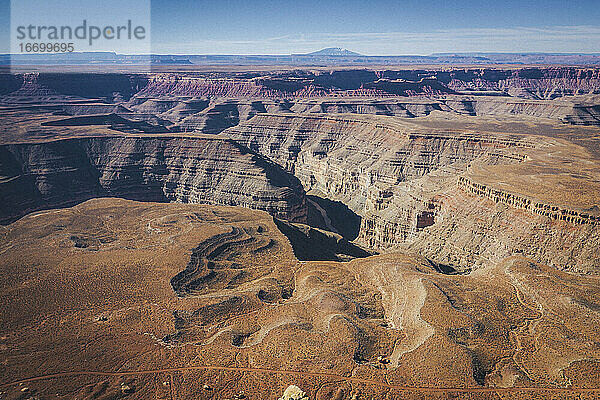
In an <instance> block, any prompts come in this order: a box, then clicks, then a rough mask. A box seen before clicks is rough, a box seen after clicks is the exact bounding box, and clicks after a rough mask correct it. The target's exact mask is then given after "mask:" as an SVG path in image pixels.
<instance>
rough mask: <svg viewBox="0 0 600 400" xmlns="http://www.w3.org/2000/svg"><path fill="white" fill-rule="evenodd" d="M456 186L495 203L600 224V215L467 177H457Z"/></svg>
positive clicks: (584, 222)
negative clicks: (487, 184) (541, 200)
mask: <svg viewBox="0 0 600 400" xmlns="http://www.w3.org/2000/svg"><path fill="white" fill-rule="evenodd" d="M458 187H459V188H461V189H462V190H464V191H465V192H467V193H472V194H475V195H477V196H482V197H485V198H488V199H490V200H492V201H494V202H495V203H503V204H508V205H510V206H512V207H515V208H517V209H520V210H527V211H530V212H532V213H534V214H537V215H542V216H545V217H548V218H551V219H554V220H560V221H567V222H570V223H573V224H580V225H582V224H592V225H600V215H593V214H590V213H586V212H581V211H576V210H570V209H568V208H563V207H559V206H556V205H552V204H545V203H542V202H539V201H535V200H532V199H530V198H528V197H525V196H519V195H515V194H512V193H509V192H505V191H503V190H499V189H494V188H491V187H489V186H486V185H484V184H481V183H477V182H473V181H472V180H471V179H469V178H468V177H464V176H460V177H458Z"/></svg>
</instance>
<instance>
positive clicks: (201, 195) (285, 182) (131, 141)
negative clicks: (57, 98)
mask: <svg viewBox="0 0 600 400" xmlns="http://www.w3.org/2000/svg"><path fill="white" fill-rule="evenodd" d="M0 155H1V161H0V165H1V166H0V168H1V172H0V175H1V176H2V181H1V183H0V185H1V186H2V190H1V192H2V201H1V202H0V203H1V204H2V206H1V207H2V210H1V216H2V221H4V222H6V221H10V220H14V219H15V218H18V217H20V216H22V215H23V214H25V213H27V212H30V211H33V210H37V209H42V208H50V207H64V206H67V205H72V204H75V203H78V202H81V201H83V200H86V199H89V198H93V197H106V196H109V197H123V198H128V199H136V200H144V201H160V202H164V201H176V202H183V203H210V204H223V205H237V206H243V207H248V208H255V209H261V210H265V211H268V212H269V213H271V214H272V215H274V216H277V217H280V218H285V219H288V220H292V221H300V222H303V221H305V219H306V205H305V197H304V190H303V188H302V185H301V184H300V182H299V181H298V180H297V179H296V178H295V177H294V176H292V175H290V174H288V173H286V172H285V171H283V170H282V169H281V168H280V167H279V166H277V165H276V164H274V163H272V162H270V161H269V160H267V159H265V158H264V157H262V156H260V155H258V154H256V153H254V152H252V151H251V150H249V149H247V148H245V147H244V146H241V145H239V144H237V143H236V142H234V141H232V140H224V139H217V138H197V137H168V136H162V137H157V136H154V137H152V136H150V137H148V136H146V137H131V136H130V137H118V136H112V137H110V136H108V137H97V138H73V139H66V140H56V141H50V142H43V143H22V144H7V145H3V146H1V147H0Z"/></svg>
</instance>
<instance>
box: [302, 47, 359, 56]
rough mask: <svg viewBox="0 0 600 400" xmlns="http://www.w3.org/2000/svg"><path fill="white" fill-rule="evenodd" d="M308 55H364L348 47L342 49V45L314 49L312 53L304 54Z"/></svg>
mask: <svg viewBox="0 0 600 400" xmlns="http://www.w3.org/2000/svg"><path fill="white" fill-rule="evenodd" d="M303 55H306V56H336V57H337V56H360V57H363V55H362V54H359V53H355V52H354V51H350V50H348V49H342V48H341V47H328V48H326V49H322V50H319V51H314V52H312V53H308V54H303Z"/></svg>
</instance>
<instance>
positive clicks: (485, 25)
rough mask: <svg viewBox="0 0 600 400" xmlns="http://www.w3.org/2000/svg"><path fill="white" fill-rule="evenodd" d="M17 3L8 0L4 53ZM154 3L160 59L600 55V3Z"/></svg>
mask: <svg viewBox="0 0 600 400" xmlns="http://www.w3.org/2000/svg"><path fill="white" fill-rule="evenodd" d="M44 3H45V2H44V0H40V7H42V4H44ZM72 3H73V4H74V7H76V5H77V2H76V1H75V0H72ZM8 5H9V0H0V39H1V41H2V44H3V47H4V51H6V48H7V45H6V43H7V42H8V35H9V30H8V24H9V20H10V18H9V15H10V13H9V11H8V10H9V8H8V7H9V6H8ZM151 7H152V25H151V32H152V49H153V52H155V53H175V54H192V53H196V54H290V53H302V52H309V51H314V50H318V49H320V48H324V47H344V48H348V49H350V50H353V51H357V52H360V53H363V54H368V55H400V54H431V53H435V52H469V51H484V52H528V51H539V52H600V4H599V0H581V1H577V0H571V1H564V0H560V1H559V0H544V1H541V0H521V1H515V0H509V1H499V0H498V1H486V0H477V1H475V0H473V1H471V0H463V1H443V0H429V1H425V0H420V1H417V0H397V1H388V0H380V1H378V0H372V1H369V2H367V1H355V0H345V1H332V0H321V1H302V0H300V1H275V0H269V1H264V0H253V1H240V0H229V1H226V0H225V1H202V0H201V1H192V0H170V1H166V0H153V1H152V3H151ZM32 12H35V11H32Z"/></svg>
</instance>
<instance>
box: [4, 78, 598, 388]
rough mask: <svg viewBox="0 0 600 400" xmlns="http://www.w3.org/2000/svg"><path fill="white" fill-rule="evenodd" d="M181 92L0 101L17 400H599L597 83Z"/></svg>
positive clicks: (29, 94)
mask: <svg viewBox="0 0 600 400" xmlns="http://www.w3.org/2000/svg"><path fill="white" fill-rule="evenodd" d="M174 68H175V69H176V68H177V67H164V68H162V69H159V70H157V71H156V72H152V73H150V74H134V73H106V74H88V75H78V74H51V73H28V74H21V75H0V113H1V117H0V119H1V120H2V124H1V125H0V223H2V225H3V226H2V227H1V228H0V254H1V257H2V271H3V272H2V274H3V277H4V279H3V280H2V281H3V286H2V291H0V293H1V294H0V301H1V302H2V304H9V303H10V304H12V306H11V307H10V312H8V313H7V314H6V315H4V316H3V317H2V323H3V326H6V328H5V329H4V328H3V329H4V330H3V331H2V332H0V334H2V337H1V338H0V345H1V346H2V347H0V352H2V356H3V357H4V358H2V360H4V361H3V363H2V364H0V371H1V373H0V375H3V376H6V377H7V378H6V379H5V380H6V384H7V386H2V387H3V389H2V390H5V388H6V390H10V388H14V387H15V386H14V385H19V383H20V384H21V387H22V386H23V385H25V384H26V385H29V386H28V387H27V389H28V390H33V391H35V393H38V394H39V395H40V396H42V397H43V396H46V395H47V394H48V393H50V392H52V391H53V390H55V389H56V390H58V387H57V386H56V385H53V384H52V380H47V379H46V378H44V377H52V376H53V374H59V373H60V374H66V375H64V376H58V375H57V376H56V378H48V379H58V380H59V381H61V382H63V383H61V385H64V386H63V387H62V389H61V390H58V391H59V392H61V393H62V394H60V395H59V397H60V396H62V397H63V398H69V397H81V398H97V397H98V396H104V395H106V396H109V397H110V396H116V397H115V398H119V397H121V396H125V397H133V398H148V397H149V396H150V397H151V396H157V397H158V398H167V397H168V395H169V393H170V395H171V396H172V395H173V392H172V391H173V390H174V386H176V387H177V393H178V394H180V395H181V397H183V398H193V397H194V396H196V397H198V396H200V397H207V398H208V397H214V396H216V397H215V398H217V397H227V398H230V397H231V396H238V397H236V398H238V399H242V398H244V397H239V396H240V393H242V392H244V396H248V397H249V398H271V397H272V398H276V397H279V396H280V395H281V393H283V391H284V389H285V388H286V387H288V386H289V385H295V384H297V385H298V386H299V387H300V388H301V390H302V391H305V392H306V393H307V394H308V396H309V397H310V398H313V397H314V398H333V397H335V396H338V395H339V396H342V397H352V396H355V398H358V397H360V396H364V397H367V398H368V397H376V398H379V397H385V396H386V395H387V396H391V397H394V396H404V397H403V398H423V396H425V395H426V394H427V395H430V396H432V397H431V398H446V397H444V396H455V397H456V398H486V399H487V398H489V399H500V398H503V399H504V398H510V399H521V398H538V397H535V396H543V395H544V393H552V394H553V395H556V396H558V397H556V398H565V399H566V398H578V397H577V396H582V397H581V398H590V399H591V398H593V396H594V395H596V394H595V393H596V392H594V390H596V388H598V387H599V385H600V381H597V379H596V378H597V376H598V371H600V368H599V365H600V354H599V353H598V343H600V338H599V336H598V335H599V331H598V330H597V328H596V325H597V324H589V323H586V322H585V321H595V320H596V319H597V317H598V315H597V314H598V304H600V303H599V302H600V300H598V298H597V297H598V294H599V293H598V290H597V287H598V286H597V284H598V282H597V281H598V276H600V269H599V267H600V253H599V252H598V246H599V245H600V204H599V200H598V199H599V198H600V196H599V194H600V162H599V160H600V69H598V68H592V67H559V66H556V67H495V66H494V67H467V68H459V67H431V68H427V67H423V68H421V67H419V68H395V69H394V68H390V69H377V68H371V67H365V68H323V67H314V68H312V67H311V68H290V69H286V68H277V69H264V70H263V69H258V68H257V69H252V68H248V67H231V68H230V69H222V68H213V69H211V68H210V67H206V68H204V69H202V68H198V69H197V70H195V71H193V72H190V71H187V70H173V69H174ZM65 274H66V275H65ZM38 275H39V277H42V278H40V279H37V278H36V276H38ZM39 299H47V301H45V302H40V300H39ZM28 304H36V307H29V306H28ZM57 310H58V311H57ZM63 324H64V326H63ZM34 326H35V329H32V327H34ZM53 329H54V330H56V332H57V334H56V335H55V336H54V337H52V338H51V339H50V338H49V335H50V334H49V332H51V331H52V330H53ZM71 330H72V331H73V332H75V331H77V332H79V333H78V334H81V335H83V336H81V337H79V339H78V338H77V337H75V336H74V335H75V334H74V333H72V332H71ZM127 332H129V333H127ZM542 332H545V334H542ZM95 337H102V338H103V339H102V340H99V339H95ZM50 342H51V343H52V346H51V350H49V351H50V353H51V354H52V355H53V357H54V359H53V360H49V361H46V362H44V363H43V364H41V365H40V359H39V357H40V356H39V355H38V354H37V353H36V352H35V351H33V350H31V351H30V350H27V349H28V348H31V349H36V348H39V346H40V345H44V344H46V343H50ZM73 342H77V343H78V344H77V345H76V346H73V347H70V345H69V343H73ZM85 343H87V344H85ZM116 347H119V348H122V349H124V350H123V352H121V353H119V352H116V353H114V354H113V355H111V356H109V357H108V358H106V357H101V356H100V354H102V353H103V352H106V351H110V349H113V348H116ZM82 349H85V352H86V356H85V360H86V361H83V359H81V360H79V359H78V360H79V361H76V362H73V363H71V361H70V360H72V359H77V357H76V356H75V354H76V353H77V352H79V351H84V350H82ZM125 349H126V350H125ZM19 355H24V356H19ZM90 360H94V361H90ZM69 363H71V367H70V368H67V370H65V369H64V368H62V369H61V368H60V366H61V365H66V364H69ZM24 365H31V366H28V367H24ZM23 368H24V369H23ZM102 371H109V372H110V374H105V375H102V374H103V372H102ZM136 371H137V372H136ZM140 371H147V373H146V372H144V373H142V372H140ZM290 371H291V372H290ZM92 372H93V373H92ZM111 374H112V375H111ZM28 377H33V378H35V379H33V380H32V381H31V383H27V382H25V381H23V379H25V378H28ZM36 377H37V378H36ZM94 377H96V378H94ZM125 377H129V378H125ZM594 377H596V378H594ZM38 378H39V379H38ZM292 378H293V379H292ZM127 379H129V380H127ZM594 379H596V380H594ZM67 381H68V382H67ZM269 381H271V382H276V384H274V385H269V384H265V382H267V383H268V382H269ZM4 383H5V382H4V380H3V382H0V384H4ZM165 383H166V384H165ZM380 384H381V385H380ZM119 385H121V386H119ZM122 385H126V386H127V387H129V388H130V389H131V388H134V390H132V391H127V390H121V389H119V388H120V387H121V388H122V387H123V386H122ZM202 385H204V386H207V387H208V389H207V388H206V387H203V386H202ZM30 386H31V388H30ZM436 387H437V388H438V389H436ZM32 388H33V389H32ZM252 388H254V389H252ZM63 389H64V390H63ZM587 389H590V390H589V391H586V390H587ZM591 389H593V390H591ZM249 390H254V391H253V392H252V393H249V392H248V391H249ZM544 390H548V391H549V392H544ZM125 392H127V393H125ZM10 393H12V392H10ZM336 393H337V394H336ZM340 393H341V394H340ZM13 394H14V393H13ZM13 394H10V396H13ZM276 395H277V396H276ZM529 395H531V396H532V397H528V396H529ZM15 396H16V395H15ZM165 396H167V397H165ZM261 396H262V397H261ZM339 396H338V397H339ZM560 396H562V397H560ZM585 396H588V397H585ZM13 397H14V396H13ZM13 397H8V398H13ZM342 397H339V398H342ZM15 398H17V397H15Z"/></svg>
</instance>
